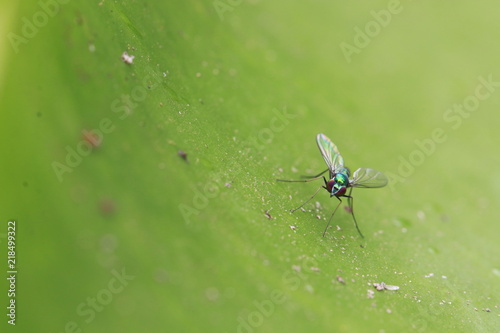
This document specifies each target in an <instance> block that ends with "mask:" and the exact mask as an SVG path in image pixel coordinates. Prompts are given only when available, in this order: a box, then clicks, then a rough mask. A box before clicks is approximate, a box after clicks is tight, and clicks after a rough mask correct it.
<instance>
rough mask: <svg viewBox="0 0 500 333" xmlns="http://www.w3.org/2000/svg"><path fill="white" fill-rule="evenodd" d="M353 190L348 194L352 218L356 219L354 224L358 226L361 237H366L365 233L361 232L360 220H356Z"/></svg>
mask: <svg viewBox="0 0 500 333" xmlns="http://www.w3.org/2000/svg"><path fill="white" fill-rule="evenodd" d="M350 194H351V192H349V195H346V197H347V201H348V202H349V208H350V209H351V214H352V219H353V220H354V225H355V226H356V229H358V233H359V235H360V236H361V238H365V236H363V234H362V233H361V230H359V227H358V222H356V217H355V216H354V198H353V197H352V196H351V195H350Z"/></svg>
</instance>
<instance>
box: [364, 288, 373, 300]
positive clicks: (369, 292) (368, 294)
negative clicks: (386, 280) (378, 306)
mask: <svg viewBox="0 0 500 333" xmlns="http://www.w3.org/2000/svg"><path fill="white" fill-rule="evenodd" d="M374 297H375V292H374V291H373V290H370V289H368V290H367V293H366V298H374Z"/></svg>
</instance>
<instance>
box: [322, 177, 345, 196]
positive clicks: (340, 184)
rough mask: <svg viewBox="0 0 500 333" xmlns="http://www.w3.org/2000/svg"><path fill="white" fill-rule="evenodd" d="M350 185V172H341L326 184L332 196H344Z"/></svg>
mask: <svg viewBox="0 0 500 333" xmlns="http://www.w3.org/2000/svg"><path fill="white" fill-rule="evenodd" d="M348 186H349V176H348V173H344V172H339V173H336V174H334V175H333V178H332V179H330V181H329V182H328V183H327V185H326V189H327V190H328V192H330V197H333V196H337V197H340V196H343V195H344V194H345V192H346V190H347V187H348Z"/></svg>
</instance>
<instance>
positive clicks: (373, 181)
mask: <svg viewBox="0 0 500 333" xmlns="http://www.w3.org/2000/svg"><path fill="white" fill-rule="evenodd" d="M316 143H317V144H318V148H319V150H320V151H321V155H322V156H323V159H324V160H325V162H326V165H327V166H328V169H326V170H325V171H323V172H321V173H319V174H317V175H315V176H311V177H305V178H306V179H302V180H284V179H276V180H277V181H279V182H290V183H296V182H300V183H305V182H311V181H313V180H317V179H320V178H323V181H324V182H325V185H322V186H321V187H319V188H318V189H317V190H316V192H314V194H313V195H312V197H310V198H309V199H307V200H306V201H305V202H304V203H303V204H302V205H300V206H299V207H297V208H295V209H292V210H291V212H292V213H294V212H295V211H296V210H298V209H300V208H302V207H303V206H304V205H305V204H306V203H308V202H309V201H311V199H312V198H314V197H315V196H316V194H318V192H319V190H321V189H322V188H324V189H325V190H327V191H328V193H330V198H331V197H335V198H337V199H338V200H339V204H338V205H337V207H335V209H334V210H333V213H332V215H331V216H330V219H329V220H328V223H327V225H326V227H325V231H324V232H323V237H325V234H326V230H327V229H328V227H329V226H330V222H331V221H332V218H333V215H335V212H336V211H337V209H338V208H339V206H340V204H341V203H342V199H341V198H347V202H348V204H349V210H350V212H351V214H352V219H353V220H354V225H355V226H356V229H357V230H358V233H359V235H360V236H361V237H362V238H364V236H363V234H362V233H361V230H359V227H358V222H356V217H355V216H354V208H353V201H354V199H353V197H352V196H351V192H352V189H353V188H354V187H359V188H378V187H384V186H385V185H387V177H386V176H385V175H384V174H383V173H381V172H379V171H377V170H374V169H367V168H359V169H358V170H356V171H354V174H353V175H352V178H351V171H350V170H349V169H348V168H347V167H345V166H344V159H343V158H342V155H340V153H339V150H338V148H337V146H336V145H335V144H334V143H333V142H332V141H331V140H330V139H329V138H328V137H327V136H326V135H324V134H318V135H317V136H316ZM327 171H328V172H329V179H330V180H327V179H326V178H325V176H323V175H324V174H325V173H326V172H327Z"/></svg>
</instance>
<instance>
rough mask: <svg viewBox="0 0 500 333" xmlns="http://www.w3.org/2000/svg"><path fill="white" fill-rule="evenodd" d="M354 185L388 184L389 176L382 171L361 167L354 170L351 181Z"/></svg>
mask: <svg viewBox="0 0 500 333" xmlns="http://www.w3.org/2000/svg"><path fill="white" fill-rule="evenodd" d="M349 183H350V185H351V186H352V187H359V188H376V187H384V186H385V185H387V183H388V180H387V177H386V176H385V175H384V174H383V173H382V172H380V171H377V170H373V169H366V168H359V169H358V170H356V171H354V175H353V176H352V179H351V180H350V181H349Z"/></svg>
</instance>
